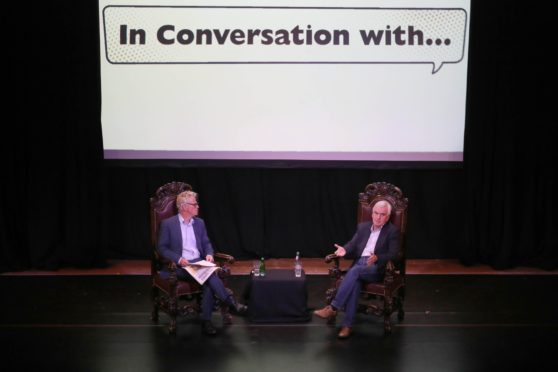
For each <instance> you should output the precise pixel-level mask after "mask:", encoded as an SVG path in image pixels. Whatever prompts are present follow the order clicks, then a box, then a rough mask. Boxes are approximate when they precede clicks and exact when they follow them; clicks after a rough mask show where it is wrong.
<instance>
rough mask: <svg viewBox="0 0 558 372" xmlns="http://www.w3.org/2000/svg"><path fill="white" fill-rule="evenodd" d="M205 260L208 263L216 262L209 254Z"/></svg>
mask: <svg viewBox="0 0 558 372" xmlns="http://www.w3.org/2000/svg"><path fill="white" fill-rule="evenodd" d="M205 260H206V261H207V262H213V261H215V260H214V259H213V256H212V255H210V254H208V255H207V256H205Z"/></svg>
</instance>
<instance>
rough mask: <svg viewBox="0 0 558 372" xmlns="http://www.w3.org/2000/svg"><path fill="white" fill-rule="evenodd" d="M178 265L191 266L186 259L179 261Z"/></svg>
mask: <svg viewBox="0 0 558 372" xmlns="http://www.w3.org/2000/svg"><path fill="white" fill-rule="evenodd" d="M178 264H179V265H180V266H182V267H184V266H187V265H188V264H189V262H188V260H187V259H185V258H184V257H180V260H178Z"/></svg>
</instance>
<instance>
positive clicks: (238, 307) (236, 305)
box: [231, 301, 248, 315]
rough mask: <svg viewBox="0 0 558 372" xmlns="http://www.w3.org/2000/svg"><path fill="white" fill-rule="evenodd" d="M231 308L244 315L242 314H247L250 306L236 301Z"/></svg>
mask: <svg viewBox="0 0 558 372" xmlns="http://www.w3.org/2000/svg"><path fill="white" fill-rule="evenodd" d="M231 309H232V311H233V312H234V313H235V314H236V315H242V314H245V313H246V312H247V311H248V306H246V305H243V304H239V303H238V302H236V301H235V302H234V303H233V304H232V305H231Z"/></svg>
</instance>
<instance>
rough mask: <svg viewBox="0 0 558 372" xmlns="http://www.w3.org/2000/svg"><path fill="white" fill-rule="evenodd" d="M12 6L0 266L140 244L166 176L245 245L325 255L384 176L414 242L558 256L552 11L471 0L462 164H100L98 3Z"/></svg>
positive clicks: (542, 260)
mask: <svg viewBox="0 0 558 372" xmlns="http://www.w3.org/2000/svg"><path fill="white" fill-rule="evenodd" d="M497 3H498V2H497ZM6 9H7V10H6V11H5V12H4V13H3V16H2V18H3V20H2V28H3V30H4V34H5V35H7V36H6V37H5V38H4V40H5V43H6V44H7V45H8V48H9V50H10V53H9V54H8V56H7V59H8V62H9V67H8V68H9V70H8V71H7V72H6V74H5V75H6V76H5V79H6V81H8V84H7V85H6V87H7V88H8V89H7V95H8V98H7V102H5V106H6V109H7V110H8V111H7V112H6V116H5V117H4V120H3V122H4V135H3V136H2V154H3V164H4V166H3V170H2V173H3V175H2V180H1V181H0V182H1V185H2V189H1V190H0V195H1V197H0V203H1V205H0V207H1V213H0V221H1V230H0V243H1V256H0V271H3V272H4V271H12V270H25V269H37V268H38V269H53V268H57V267H64V266H77V267H95V266H103V265H104V264H106V260H107V259H111V258H128V259H132V258H133V259H138V258H141V259H144V258H148V257H149V254H150V246H149V220H148V216H149V215H148V207H149V206H148V199H149V197H150V196H151V195H153V193H154V192H155V190H156V189H157V187H158V186H160V185H162V184H164V183H166V182H169V181H175V180H176V181H185V182H188V183H190V184H192V186H193V187H194V189H195V190H196V191H198V192H199V193H200V203H201V216H202V217H203V218H204V219H205V220H206V222H207V224H208V228H209V233H210V237H211V239H212V240H213V243H214V245H215V247H216V248H217V249H218V250H222V251H226V252H228V253H231V254H233V255H235V256H236V257H238V258H249V257H257V256H262V255H263V256H265V257H294V255H295V252H296V251H297V250H299V251H301V253H302V256H303V257H321V256H324V255H325V254H326V253H329V252H331V250H332V248H333V243H341V244H342V243H345V242H346V241H347V240H348V239H349V238H350V237H351V235H352V233H353V232H354V228H355V221H356V202H357V194H358V192H360V191H362V190H363V189H364V186H365V185H366V184H368V183H370V182H374V181H387V182H391V183H394V184H395V185H397V186H399V187H400V188H401V189H402V190H403V192H404V193H405V194H406V195H407V196H408V198H409V200H410V209H409V231H408V237H407V238H408V241H407V243H408V244H407V247H408V252H407V253H408V257H410V258H459V259H460V260H461V261H462V262H463V263H465V264H475V263H485V264H489V265H492V266H493V267H495V268H510V267H514V266H520V265H526V266H533V267H542V268H547V269H553V268H556V267H558V254H557V251H558V244H557V239H556V237H555V235H554V234H553V232H554V231H553V227H555V226H556V225H557V223H556V217H555V216H554V214H553V212H554V211H555V210H556V207H557V206H556V197H555V193H554V190H555V189H556V184H555V181H554V178H555V177H556V171H555V167H554V164H553V161H554V159H555V158H556V154H557V150H556V146H555V145H554V143H553V142H554V141H553V138H554V137H553V136H551V135H550V134H551V132H550V129H551V128H550V127H551V126H552V124H553V123H554V122H555V120H554V112H553V110H554V106H555V104H554V99H553V97H554V94H553V91H554V89H555V86H554V84H555V83H556V79H555V67H554V66H553V65H552V63H553V59H552V58H551V57H550V52H551V50H552V49H553V48H552V46H553V45H554V43H553V39H552V38H553V35H554V34H553V33H552V32H550V31H552V30H551V28H550V27H551V24H552V22H550V21H549V22H546V19H547V18H549V17H550V15H549V13H550V12H545V11H544V10H537V9H535V8H533V7H531V8H529V9H527V8H526V7H524V6H522V5H521V4H520V3H519V2H509V1H508V2H501V4H492V3H490V4H487V2H481V1H476V0H475V1H473V4H472V14H471V38H470V58H469V70H470V74H469V88H468V108H467V115H468V117H467V125H466V141H465V162H464V164H463V167H459V168H444V167H441V168H440V167H438V168H436V169H432V168H431V169H427V168H422V169H417V168H415V169H413V168H405V167H399V168H390V167H387V166H384V167H375V168H371V169H364V168H349V167H346V168H340V167H338V168H311V167H306V168H261V167H259V168H258V167H245V168H241V167H224V166H220V167H212V166H210V165H208V166H196V167H192V166H168V165H167V166H149V165H143V166H133V167H131V166H128V167H126V166H111V165H108V164H106V163H105V162H104V161H103V159H102V134H101V128H100V112H101V107H100V82H99V55H98V51H99V46H98V44H99V36H98V9H97V2H96V1H83V2H73V1H69V0H68V1H58V2H51V3H48V4H45V3H42V4H40V5H34V4H33V5H31V4H29V5H27V4H22V5H18V4H10V5H7V8H6ZM545 13H547V14H545ZM23 15H25V16H23ZM8 128H9V129H10V130H11V132H7V129H8Z"/></svg>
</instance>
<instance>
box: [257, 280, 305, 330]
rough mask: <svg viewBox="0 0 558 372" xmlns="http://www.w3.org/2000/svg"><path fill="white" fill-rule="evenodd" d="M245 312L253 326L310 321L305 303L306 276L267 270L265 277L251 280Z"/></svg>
mask: <svg viewBox="0 0 558 372" xmlns="http://www.w3.org/2000/svg"><path fill="white" fill-rule="evenodd" d="M248 295H249V301H248V311H249V314H250V321H252V322H254V323H295V322H306V321H308V320H309V319H310V316H309V315H308V309H307V307H306V301H307V299H308V291H307V288H306V274H305V273H304V270H303V271H302V275H301V276H300V277H298V278H297V277H295V274H294V270H288V269H270V270H267V272H266V276H252V277H251V281H250V285H249V290H248Z"/></svg>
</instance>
